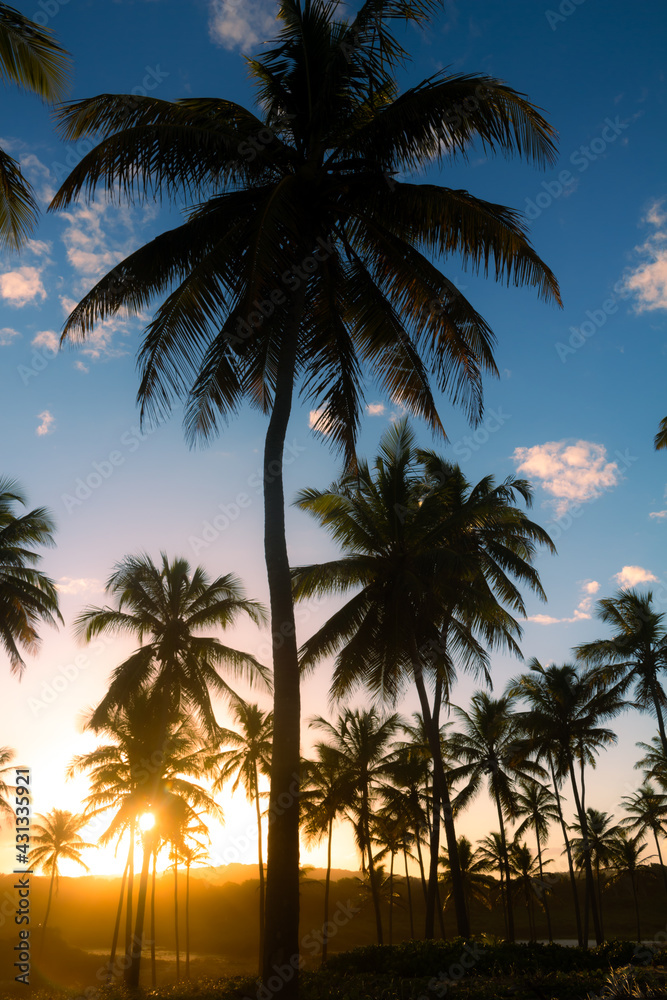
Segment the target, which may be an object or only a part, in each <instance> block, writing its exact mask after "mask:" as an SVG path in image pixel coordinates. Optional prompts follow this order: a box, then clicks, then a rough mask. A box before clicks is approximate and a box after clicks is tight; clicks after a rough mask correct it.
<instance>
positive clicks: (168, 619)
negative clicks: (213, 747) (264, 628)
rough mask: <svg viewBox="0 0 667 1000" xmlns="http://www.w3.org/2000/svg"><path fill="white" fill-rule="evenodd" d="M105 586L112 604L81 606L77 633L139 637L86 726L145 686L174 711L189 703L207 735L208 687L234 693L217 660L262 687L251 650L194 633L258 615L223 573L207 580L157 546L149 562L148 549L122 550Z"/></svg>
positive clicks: (263, 677) (213, 726)
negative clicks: (131, 553)
mask: <svg viewBox="0 0 667 1000" xmlns="http://www.w3.org/2000/svg"><path fill="white" fill-rule="evenodd" d="M107 592H108V593H109V594H110V595H111V596H113V597H115V599H116V606H115V607H109V606H106V607H103V608H96V607H88V608H86V609H84V611H83V612H82V613H81V614H80V615H79V617H78V618H77V619H76V622H75V628H76V631H77V634H78V635H79V636H80V637H82V638H84V639H86V640H90V639H92V638H94V637H95V636H97V635H100V634H105V633H111V634H123V633H126V634H129V635H133V636H136V637H137V638H138V639H139V641H140V642H141V643H142V645H141V646H140V647H139V648H138V649H137V650H136V651H135V652H134V653H132V655H131V656H130V657H129V658H128V659H127V660H125V661H124V662H123V663H121V664H120V665H119V666H118V667H116V669H115V670H114V673H113V679H112V681H111V684H110V686H109V690H108V691H107V693H106V695H105V696H104V698H103V699H102V701H101V702H100V704H99V705H98V706H97V708H96V709H95V711H94V712H93V714H92V716H91V719H90V721H89V726H90V727H91V728H93V729H96V728H101V727H102V726H103V725H104V723H105V720H106V718H107V717H108V713H109V712H110V710H112V709H113V708H116V707H118V706H121V705H124V704H127V702H128V700H129V698H130V697H131V695H132V694H133V692H135V691H140V690H142V689H144V690H145V689H148V688H149V687H151V686H152V689H153V692H154V694H156V695H162V696H163V697H166V698H167V699H170V700H171V703H172V707H173V709H174V711H176V712H178V710H179V709H180V708H184V709H185V708H188V709H191V710H194V711H195V712H196V713H197V714H198V716H199V717H200V718H201V720H202V722H203V723H204V724H205V726H206V727H207V730H208V732H209V735H211V736H215V734H216V732H217V723H216V721H215V716H214V714H213V707H212V705H211V698H210V694H209V691H213V692H214V693H215V694H218V695H222V696H224V697H226V698H228V699H231V700H232V701H233V700H235V699H236V698H237V695H236V694H235V692H234V691H233V690H232V689H231V688H230V686H229V684H228V683H227V682H226V681H225V680H224V679H223V678H222V677H221V676H220V673H219V670H220V669H221V668H222V667H224V668H226V669H227V670H230V671H231V672H232V674H234V675H235V676H240V677H244V678H245V679H247V680H248V681H249V682H250V683H254V682H260V683H261V684H262V685H263V686H264V687H265V688H266V689H267V690H270V676H269V673H268V671H267V669H266V668H265V667H264V666H263V665H262V664H261V663H259V662H258V660H256V659H255V657H254V656H251V655H250V654H249V653H242V652H240V651H239V650H237V649H232V648H231V647H229V646H226V645H224V644H223V643H222V642H220V640H219V639H217V638H215V637H213V636H209V635H203V636H202V635H201V634H200V633H201V631H202V630H206V629H211V628H216V627H217V628H227V627H229V626H230V625H232V624H233V623H234V622H235V621H236V620H237V618H239V617H240V616H241V615H243V614H244V615H247V616H248V617H249V618H250V619H251V620H252V621H254V622H255V623H257V624H260V623H261V622H263V621H264V620H265V613H264V609H263V608H262V606H261V605H260V604H258V603H257V602H256V601H252V600H248V599H247V598H246V597H245V595H244V593H243V588H242V586H241V583H240V581H239V580H238V579H237V578H236V577H235V576H233V575H232V574H231V573H228V574H227V575H226V576H221V577H218V578H217V579H215V580H210V579H209V578H208V576H207V574H206V572H205V571H204V570H203V569H202V567H200V566H198V567H196V568H195V569H194V570H191V568H190V566H189V564H188V562H187V561H186V560H185V559H174V560H173V561H172V562H170V561H169V559H168V558H167V556H166V555H165V554H164V553H162V559H161V564H160V565H155V563H154V562H153V561H152V559H151V558H150V557H149V556H148V555H141V556H127V557H126V558H125V559H123V560H122V561H121V562H120V563H118V565H117V566H116V567H115V569H114V571H113V573H112V574H111V576H110V577H109V580H108V581H107ZM145 640H146V641H145Z"/></svg>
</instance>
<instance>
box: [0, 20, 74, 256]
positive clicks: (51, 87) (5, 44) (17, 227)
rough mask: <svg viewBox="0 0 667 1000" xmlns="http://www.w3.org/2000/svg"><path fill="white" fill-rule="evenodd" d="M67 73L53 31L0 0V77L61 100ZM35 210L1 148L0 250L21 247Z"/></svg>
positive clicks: (14, 162) (13, 163)
mask: <svg viewBox="0 0 667 1000" xmlns="http://www.w3.org/2000/svg"><path fill="white" fill-rule="evenodd" d="M69 72H70V59H69V55H68V53H67V52H66V51H65V50H64V49H62V48H61V47H60V46H59V45H58V44H57V42H56V41H55V39H54V37H53V33H52V32H51V31H50V30H49V29H48V28H45V27H43V26H42V25H41V24H37V23H36V22H35V21H31V20H29V18H27V17H26V16H25V15H24V14H21V13H19V11H18V10H15V9H14V8H13V7H10V6H8V4H6V3H0V82H2V83H3V84H15V85H16V86H17V87H20V88H21V89H22V90H29V91H30V92H31V93H33V94H37V96H38V97H41V98H42V100H43V101H49V102H53V101H60V100H62V98H63V97H64V95H65V93H66V90H67V83H68V79H69ZM37 212H38V209H37V202H36V201H35V196H34V194H33V190H32V188H31V186H30V184H29V183H28V181H27V180H26V178H25V177H24V176H23V173H22V172H21V166H20V164H19V163H18V161H17V160H15V159H13V158H12V157H11V156H10V155H9V153H6V152H5V150H4V149H0V249H5V248H9V249H12V250H18V249H20V247H21V246H22V245H23V244H24V243H25V241H26V240H27V238H28V236H29V235H30V233H31V231H32V230H33V228H34V226H35V224H36V221H37Z"/></svg>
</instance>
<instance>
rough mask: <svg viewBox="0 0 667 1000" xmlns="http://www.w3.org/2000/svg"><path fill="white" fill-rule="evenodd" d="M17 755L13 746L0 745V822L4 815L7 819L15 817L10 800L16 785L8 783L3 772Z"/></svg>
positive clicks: (5, 772) (7, 769) (5, 771)
mask: <svg viewBox="0 0 667 1000" xmlns="http://www.w3.org/2000/svg"><path fill="white" fill-rule="evenodd" d="M15 756H16V750H12V748H11V747H0V824H1V823H2V819H3V816H6V817H7V819H10V820H11V819H13V818H14V815H15V814H14V806H13V804H12V803H10V801H9V796H10V793H11V792H13V791H14V785H8V784H7V782H6V781H5V779H4V778H3V774H7V772H8V771H9V770H13V768H10V766H9V765H10V761H12V760H13V759H14V757H15Z"/></svg>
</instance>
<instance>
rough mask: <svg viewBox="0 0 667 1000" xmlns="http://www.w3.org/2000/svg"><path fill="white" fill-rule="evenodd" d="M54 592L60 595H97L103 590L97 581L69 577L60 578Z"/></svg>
mask: <svg viewBox="0 0 667 1000" xmlns="http://www.w3.org/2000/svg"><path fill="white" fill-rule="evenodd" d="M56 590H58V591H59V592H60V593H61V594H86V593H88V594H97V593H100V592H101V591H102V590H103V587H102V584H101V583H100V581H99V580H95V579H94V578H91V579H87V578H86V577H79V578H78V579H74V578H73V577H71V576H61V577H60V579H59V580H58V582H57V583H56Z"/></svg>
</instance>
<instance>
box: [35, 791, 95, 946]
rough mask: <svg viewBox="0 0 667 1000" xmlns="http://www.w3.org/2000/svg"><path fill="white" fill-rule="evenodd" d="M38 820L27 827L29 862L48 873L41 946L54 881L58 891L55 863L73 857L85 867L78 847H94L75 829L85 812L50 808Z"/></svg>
mask: <svg viewBox="0 0 667 1000" xmlns="http://www.w3.org/2000/svg"><path fill="white" fill-rule="evenodd" d="M36 818H37V820H38V821H39V822H37V823H33V825H32V831H31V835H30V837H31V845H30V864H31V865H32V866H33V867H40V868H41V869H42V870H43V871H44V872H46V874H47V875H50V876H51V881H50V882H49V896H48V899H47V903H46V912H45V914H44V920H43V922H42V935H41V946H42V947H43V946H44V935H45V934H46V924H47V921H48V919H49V913H50V911H51V897H52V895H53V883H54V881H55V885H56V893H57V892H58V880H59V875H60V872H59V864H60V862H61V861H63V860H65V859H66V860H68V861H75V862H76V863H77V864H78V865H81V867H82V868H85V869H86V871H88V870H89V869H88V865H87V864H86V863H85V862H84V861H82V860H81V851H83V850H84V848H86V847H94V846H95V845H94V844H88V843H86V841H85V840H84V839H83V837H82V836H81V834H80V833H79V830H81V829H82V827H84V826H85V825H86V824H87V823H88V821H89V817H88V816H86V815H85V813H83V814H81V815H74V813H71V812H69V811H68V810H67V809H52V810H51V812H50V813H47V814H46V816H42V815H39V816H37V817H36Z"/></svg>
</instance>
